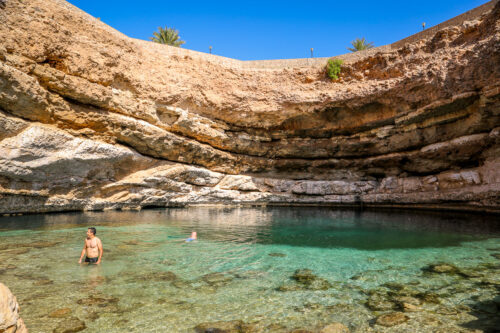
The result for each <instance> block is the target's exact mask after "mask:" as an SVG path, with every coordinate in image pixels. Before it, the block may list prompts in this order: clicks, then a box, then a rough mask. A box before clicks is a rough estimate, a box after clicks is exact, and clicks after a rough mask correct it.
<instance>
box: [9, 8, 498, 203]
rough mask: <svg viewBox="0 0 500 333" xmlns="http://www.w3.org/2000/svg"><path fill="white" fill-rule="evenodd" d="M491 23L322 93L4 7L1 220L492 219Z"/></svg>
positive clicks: (89, 25) (359, 72)
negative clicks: (273, 214) (232, 216)
mask: <svg viewBox="0 0 500 333" xmlns="http://www.w3.org/2000/svg"><path fill="white" fill-rule="evenodd" d="M499 18H500V4H498V3H497V4H496V6H495V7H494V9H493V10H491V11H490V12H488V13H486V14H484V15H482V16H480V17H478V18H477V19H476V20H473V21H467V22H463V23H462V24H460V25H458V26H452V27H447V28H445V29H442V30H440V31H438V32H437V33H436V34H435V35H434V36H433V37H432V38H428V39H422V40H419V41H417V42H414V43H411V44H406V45H404V46H402V47H401V48H399V49H397V50H390V51H384V52H379V53H377V54H375V55H369V56H367V57H365V58H361V60H360V59H358V58H356V60H355V61H347V62H346V63H345V65H344V66H343V69H342V74H341V79H340V80H339V81H336V82H332V81H330V80H329V79H328V78H326V75H325V73H324V68H318V67H307V68H283V69H276V70H274V69H273V70H271V69H268V70H262V69H260V70H259V69H251V68H247V67H246V66H241V65H239V62H238V61H235V60H231V59H228V60H227V61H223V60H221V59H220V58H217V57H212V56H209V55H200V54H197V53H196V52H192V51H191V52H190V51H187V50H178V49H177V50H175V52H174V51H171V47H169V46H164V45H158V44H153V43H148V42H144V41H139V40H134V39H131V38H128V37H126V36H124V35H122V34H120V33H118V32H117V31H115V30H113V29H111V28H109V27H108V26H106V25H105V24H104V23H102V22H100V21H98V20H96V19H94V18H92V17H90V16H89V15H87V14H86V13H84V12H81V11H80V10H78V9H77V8H75V7H73V6H71V5H70V4H68V3H67V2H65V1H63V0H32V1H21V0H7V1H4V2H3V5H2V6H0V22H3V23H2V24H0V40H1V41H2V42H1V43H0V213H22V212H47V211H63V210H84V209H88V210H97V209H139V208H142V207H153V206H159V207H163V206H179V205H186V204H207V203H210V204H215V203H232V204H239V203H248V204H327V205H330V204H349V205H353V204H354V205H375V206H377V205H379V206H385V205H389V206H394V205H396V206H411V207H424V208H425V207H427V208H450V209H479V210H488V211H496V212H500V199H499V194H500V172H499V168H500V144H499V143H500V117H499V116H500V20H499ZM182 52H184V53H182ZM183 54H184V55H183Z"/></svg>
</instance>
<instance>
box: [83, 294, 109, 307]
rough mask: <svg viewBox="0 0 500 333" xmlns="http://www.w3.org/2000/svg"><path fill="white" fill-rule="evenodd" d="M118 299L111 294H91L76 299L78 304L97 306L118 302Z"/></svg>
mask: <svg viewBox="0 0 500 333" xmlns="http://www.w3.org/2000/svg"><path fill="white" fill-rule="evenodd" d="M118 301H119V299H118V298H117V297H112V296H94V295H91V296H89V297H86V298H82V299H79V300H78V301H76V303H77V304H80V305H97V306H99V307H106V306H108V305H111V304H115V303H118Z"/></svg>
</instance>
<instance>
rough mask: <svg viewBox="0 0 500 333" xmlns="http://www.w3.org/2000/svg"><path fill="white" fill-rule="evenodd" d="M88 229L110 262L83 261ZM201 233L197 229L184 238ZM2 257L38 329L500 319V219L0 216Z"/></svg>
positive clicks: (483, 325) (457, 325)
mask: <svg viewBox="0 0 500 333" xmlns="http://www.w3.org/2000/svg"><path fill="white" fill-rule="evenodd" d="M89 226H94V227H96V228H97V236H98V237H100V238H101V240H102V241H103V244H104V256H103V261H102V264H101V265H100V266H80V265H78V263H77V262H78V258H79V254H80V251H81V249H82V246H83V239H84V237H85V232H86V229H87V227H89ZM192 230H196V231H197V233H198V237H199V240H198V241H197V242H192V243H186V242H184V239H185V238H187V237H189V234H190V232H191V231H192ZM0 258H1V260H0V281H1V282H2V283H4V284H6V285H7V286H8V287H9V288H10V289H11V290H12V291H13V293H14V294H15V295H16V296H17V299H18V302H19V303H20V306H21V316H22V317H23V319H24V320H25V322H26V324H27V326H28V328H29V329H30V332H52V331H54V330H55V331H63V330H61V328H63V327H66V326H72V325H73V326H75V327H76V326H78V325H82V324H83V323H84V325H85V329H84V330H83V331H82V332H124V331H128V332H193V331H194V328H195V327H198V328H200V327H213V328H215V327H217V325H225V327H226V328H227V327H233V328H234V329H235V330H240V331H245V332H290V331H293V330H296V329H304V330H308V331H311V332H319V331H320V330H321V328H323V327H324V326H326V325H328V324H329V323H332V322H341V323H343V324H344V325H346V326H348V327H349V329H350V330H351V332H432V331H439V330H442V331H443V332H444V331H449V332H468V331H471V332H472V331H473V330H475V329H479V330H482V331H486V332H489V331H491V332H493V331H495V329H497V328H498V327H500V321H499V319H498V318H500V315H499V312H498V311H499V309H500V296H499V290H500V224H499V223H498V221H497V219H496V217H494V216H490V217H488V216H480V215H468V214H437V213H429V212H408V211H383V212H381V211H351V210H336V209H328V208H207V207H205V208H202V207H199V208H182V209H181V208H178V209H161V210H160V209H157V210H144V211H141V212H86V213H70V214H47V215H27V216H16V217H1V218H0ZM305 269H307V270H305ZM394 312H397V313H400V314H398V315H396V316H394V315H393V316H392V317H391V315H390V314H391V313H394ZM388 314H389V316H385V315H388ZM384 316H385V317H384ZM237 321H238V322H237ZM213 323H215V324H213ZM198 325H201V326H198ZM200 329H201V328H200Z"/></svg>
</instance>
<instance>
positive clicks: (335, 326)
mask: <svg viewBox="0 0 500 333" xmlns="http://www.w3.org/2000/svg"><path fill="white" fill-rule="evenodd" d="M320 333H349V329H348V328H347V327H346V326H345V325H343V324H341V323H332V324H329V325H328V326H325V327H323V329H322V330H321V331H320Z"/></svg>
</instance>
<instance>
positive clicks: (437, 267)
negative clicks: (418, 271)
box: [422, 264, 460, 274]
mask: <svg viewBox="0 0 500 333" xmlns="http://www.w3.org/2000/svg"><path fill="white" fill-rule="evenodd" d="M422 270H423V271H424V272H429V273H438V274H458V273H460V270H459V269H458V268H457V267H455V266H454V265H450V264H431V265H429V266H426V267H423V268H422Z"/></svg>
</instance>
